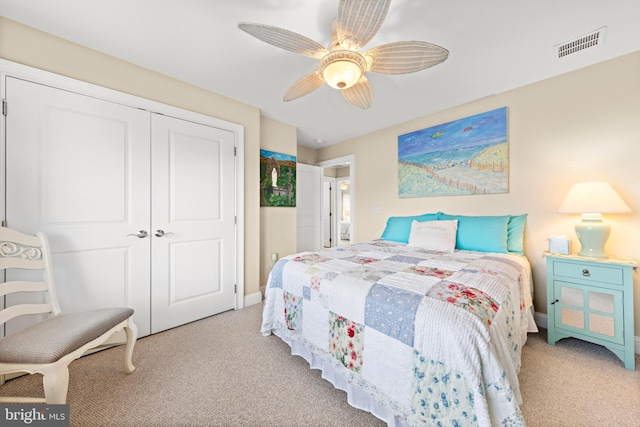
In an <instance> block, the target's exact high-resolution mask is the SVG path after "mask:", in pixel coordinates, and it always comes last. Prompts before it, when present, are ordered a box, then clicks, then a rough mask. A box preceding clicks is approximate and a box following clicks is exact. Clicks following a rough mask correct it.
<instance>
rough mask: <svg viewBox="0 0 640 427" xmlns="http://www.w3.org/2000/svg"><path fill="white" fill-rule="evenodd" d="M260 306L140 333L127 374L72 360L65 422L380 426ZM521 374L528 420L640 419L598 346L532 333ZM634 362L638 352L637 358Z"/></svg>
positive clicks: (106, 357)
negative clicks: (268, 321)
mask: <svg viewBox="0 0 640 427" xmlns="http://www.w3.org/2000/svg"><path fill="white" fill-rule="evenodd" d="M261 309H262V306H261V305H255V306H251V307H248V308H246V309H244V310H239V311H229V312H226V313H222V314H219V315H217V316H213V317H209V318H207V319H203V320H200V321H198V322H194V323H191V324H188V325H185V326H181V327H179V328H175V329H172V330H169V331H165V332H163V333H160V334H156V335H153V336H150V337H145V338H142V339H140V340H138V343H137V345H136V349H135V351H134V364H135V365H136V367H137V369H136V371H135V372H134V373H132V374H130V375H127V374H126V373H125V372H124V369H123V365H122V358H123V348H122V347H119V348H114V349H110V350H105V351H102V352H100V353H97V354H93V355H89V356H85V357H83V358H82V359H80V360H77V361H75V362H73V363H72V364H71V369H70V385H69V394H68V404H69V406H70V411H71V415H70V418H71V425H72V426H87V427H98V426H118V427H127V426H132V427H133V426H136V427H138V426H158V427H164V426H172V427H173V426H184V427H191V426H193V427H196V426H234V427H236V426H282V427H288V426H292V427H293V426H296V427H297V426H323V427H324V426H349V427H352V426H383V425H385V423H383V422H382V421H380V420H378V419H377V418H375V417H374V416H372V415H370V414H368V413H366V412H363V411H360V410H357V409H354V408H352V407H351V406H349V405H348V404H347V401H346V395H345V393H344V392H342V391H339V390H336V389H334V388H333V386H332V385H331V384H330V383H329V382H327V381H325V380H323V379H322V378H321V376H320V372H319V371H317V370H311V369H309V365H308V364H307V362H306V361H304V360H303V359H302V358H300V357H296V356H291V354H290V349H289V347H288V346H287V345H286V344H284V343H283V342H282V341H281V340H280V339H278V338H277V337H274V336H270V337H263V336H261V335H260V333H259V327H260V318H261ZM522 357H523V363H522V365H523V366H522V370H521V372H520V381H521V389H522V394H523V399H524V404H523V405H522V411H523V413H524V416H525V419H526V420H527V424H528V426H530V427H536V426H544V427H546V426H640V360H638V362H637V363H638V368H637V369H636V371H635V372H631V371H627V370H626V369H624V367H623V365H622V362H621V361H620V360H618V359H617V358H616V357H615V356H614V355H613V353H611V352H609V351H608V350H606V349H604V348H603V347H600V346H597V345H593V344H589V343H584V342H582V341H579V340H574V339H567V340H562V341H560V342H558V343H557V344H556V345H555V346H549V345H548V344H547V343H546V335H545V333H544V330H543V331H542V332H541V333H539V334H530V336H529V340H528V342H527V345H526V346H525V348H524V349H523V356H522ZM636 359H640V358H638V356H636ZM41 389H42V387H41V377H40V376H39V375H32V376H25V377H21V378H17V379H15V380H11V381H9V382H7V383H6V384H4V385H2V386H0V395H2V396H6V395H21V394H22V395H28V394H29V392H30V391H32V390H38V392H39V393H41Z"/></svg>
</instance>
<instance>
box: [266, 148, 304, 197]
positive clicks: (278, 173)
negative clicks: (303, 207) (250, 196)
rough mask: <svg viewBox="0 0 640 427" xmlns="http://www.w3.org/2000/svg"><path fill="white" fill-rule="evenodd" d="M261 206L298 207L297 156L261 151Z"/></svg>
mask: <svg viewBox="0 0 640 427" xmlns="http://www.w3.org/2000/svg"><path fill="white" fill-rule="evenodd" d="M260 206H281V207H295V206H296V156H291V155H289V154H283V153H277V152H275V151H269V150H260Z"/></svg>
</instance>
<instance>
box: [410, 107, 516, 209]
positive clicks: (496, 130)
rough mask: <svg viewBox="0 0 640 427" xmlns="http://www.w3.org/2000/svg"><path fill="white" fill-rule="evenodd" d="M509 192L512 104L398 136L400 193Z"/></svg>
mask: <svg viewBox="0 0 640 427" xmlns="http://www.w3.org/2000/svg"><path fill="white" fill-rule="evenodd" d="M508 192H509V145H508V140H507V107H502V108H498V109H496V110H492V111H487V112H485V113H480V114H476V115H474V116H469V117H465V118H463V119H459V120H454V121H452V122H448V123H443V124H440V125H436V126H432V127H429V128H426V129H422V130H418V131H415V132H411V133H407V134H404V135H400V136H398V196H399V197H401V198H410V197H433V196H456V195H472V194H498V193H508Z"/></svg>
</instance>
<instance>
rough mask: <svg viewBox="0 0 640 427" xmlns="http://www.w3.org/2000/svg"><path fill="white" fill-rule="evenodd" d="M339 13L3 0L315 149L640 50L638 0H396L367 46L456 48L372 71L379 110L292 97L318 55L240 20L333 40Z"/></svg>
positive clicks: (292, 4)
mask: <svg viewBox="0 0 640 427" xmlns="http://www.w3.org/2000/svg"><path fill="white" fill-rule="evenodd" d="M337 10H338V0H180V1H178V0H109V1H105V0H55V1H52V0H0V15H2V16H4V17H7V18H9V19H12V20H14V21H18V22H21V23H24V24H26V25H29V26H31V27H35V28H38V29H40V30H42V31H45V32H48V33H51V34H54V35H56V36H59V37H62V38H64V39H68V40H71V41H73V42H76V43H78V44H81V45H84V46H88V47H90V48H93V49H96V50H98V51H101V52H104V53H106V54H109V55H112V56H115V57H118V58H121V59H124V60H126V61H129V62H132V63H135V64H138V65H140V66H143V67H146V68H149V69H152V70H155V71H158V72H161V73H163V74H166V75H169V76H172V77H175V78H177V79H180V80H183V81H186V82H189V83H192V84H194V85H197V86H200V87H203V88H206V89H209V90H211V91H214V92H216V93H219V94H222V95H225V96H228V97H230V98H233V99H236V100H239V101H242V102H244V103H247V104H250V105H254V106H257V107H259V108H260V111H261V114H262V115H264V116H266V117H270V118H273V119H276V120H279V121H282V122H284V123H288V124H290V125H293V126H295V127H296V128H297V129H298V143H299V144H301V145H305V146H309V147H313V148H320V147H322V146H325V145H329V144H334V143H338V142H341V141H344V140H346V139H350V138H353V137H357V136H361V135H365V134H367V133H370V132H373V131H376V130H379V129H383V128H386V127H389V126H392V125H395V124H398V123H402V122H405V121H408V120H412V119H415V118H417V117H422V116H425V115H428V114H432V113H434V112H437V111H441V110H443V109H447V108H450V107H454V106H457V105H460V104H463V103H466V102H469V101H473V100H476V99H480V98H483V97H486V96H490V95H492V94H496V93H500V92H503V91H505V90H509V89H513V88H516V87H519V86H523V85H526V84H529V83H533V82H536V81H539V80H543V79H546V78H549V77H552V76H555V75H558V74H562V73H566V72H569V71H572V70H575V69H578V68H581V67H585V66H587V65H590V64H594V63H597V62H601V61H604V60H607V59H610V58H614V57H616V56H620V55H623V54H626V53H630V52H633V51H637V50H640V24H639V23H638V22H639V20H640V1H638V0H607V1H605V0H598V1H596V0H536V1H533V0H485V1H481V0H475V1H470V0H446V1H445V0H393V2H392V3H391V8H390V10H389V15H388V17H387V19H386V21H385V23H384V24H383V25H382V28H381V29H380V31H379V33H378V34H377V35H376V37H374V39H373V40H372V41H371V42H370V43H369V45H368V46H365V47H364V50H366V49H367V48H369V47H373V46H377V45H381V44H385V43H390V42H394V41H402V40H423V41H428V42H431V43H435V44H438V45H440V46H442V47H444V48H446V49H448V50H449V52H450V56H449V59H447V61H445V62H444V63H443V64H440V65H437V66H435V67H433V68H429V69H427V70H423V71H420V72H417V73H413V74H406V75H383V74H376V73H368V74H367V76H368V77H369V80H370V81H371V83H372V85H373V88H374V101H373V106H372V107H371V108H369V109H368V110H360V109H358V108H355V107H353V106H351V105H349V104H348V103H347V102H346V101H345V100H344V99H343V97H342V95H341V94H340V93H339V92H338V91H337V90H335V89H331V88H329V87H328V86H326V85H323V86H322V87H320V88H319V89H318V90H316V91H315V92H312V93H311V94H309V95H307V96H305V97H303V98H300V99H297V100H294V101H291V102H283V101H282V97H283V95H284V93H285V92H286V90H287V89H288V88H289V86H291V85H292V84H293V83H294V82H296V81H297V80H298V79H299V78H301V77H302V76H304V75H306V74H309V73H310V72H312V71H313V70H314V68H315V67H316V66H317V60H315V59H312V58H308V57H305V56H302V55H298V54H295V53H291V52H288V51H284V50H282V49H279V48H277V47H274V46H272V45H269V44H266V43H264V42H261V41H259V40H257V39H255V38H253V37H251V36H250V35H248V34H246V33H244V32H243V31H241V30H239V29H238V27H237V25H238V23H239V22H242V21H248V22H258V23H264V24H269V25H275V26H279V27H283V28H286V29H289V30H292V31H295V32H298V33H300V34H303V35H305V36H307V37H309V38H311V39H313V40H316V41H317V42H319V43H321V44H323V45H327V44H328V43H329V41H330V31H329V26H330V23H331V20H332V19H333V18H334V17H335V16H336V14H337ZM604 26H606V27H607V30H606V37H605V40H604V43H603V44H601V45H600V46H597V47H595V48H591V49H587V50H584V51H582V52H579V53H577V54H574V55H570V56H568V57H565V58H563V59H557V58H556V56H555V49H554V46H555V45H557V44H560V43H563V42H565V41H568V40H571V39H574V38H577V37H580V36H582V35H585V34H587V33H590V32H592V31H594V30H597V29H599V28H601V27H604ZM639 78H640V76H639ZM318 141H320V142H318Z"/></svg>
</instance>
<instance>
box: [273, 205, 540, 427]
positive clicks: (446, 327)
mask: <svg viewBox="0 0 640 427" xmlns="http://www.w3.org/2000/svg"><path fill="white" fill-rule="evenodd" d="M525 218H526V215H518V216H510V215H505V216H492V217H489V216H461V215H447V214H444V213H435V214H424V215H419V216H411V217H391V218H389V220H388V221H387V227H386V228H385V231H384V232H383V234H382V236H381V238H380V239H376V240H372V241H368V242H362V243H358V244H352V245H349V246H343V247H336V248H331V249H326V250H322V251H320V252H303V253H299V254H295V255H290V256H287V257H284V258H282V259H281V260H279V261H278V262H277V263H276V264H275V265H274V267H273V269H272V271H271V273H270V275H269V281H268V284H267V288H266V290H265V301H264V308H263V319H262V325H261V333H262V334H263V335H271V334H274V335H276V336H278V337H280V338H281V339H282V340H284V341H285V342H286V343H288V344H289V346H290V347H291V349H292V353H293V354H296V355H300V356H302V357H304V358H305V359H306V360H307V361H308V362H309V364H310V366H311V368H313V369H321V370H322V376H323V378H325V379H327V380H329V381H330V382H331V383H332V384H333V385H334V386H335V387H337V388H339V389H342V390H345V391H346V392H347V398H348V402H349V404H350V405H352V406H354V407H357V408H360V409H364V410H367V411H369V412H371V413H372V414H374V415H375V416H376V417H378V418H380V419H382V420H384V421H386V422H387V424H388V425H390V426H413V425H424V426H430V425H440V424H438V423H442V425H452V426H456V425H458V426H470V425H480V426H490V425H509V426H519V425H525V421H524V419H523V417H522V413H521V411H520V409H519V406H520V404H521V402H522V399H521V396H520V392H519V385H518V371H519V369H520V360H521V358H520V352H521V349H522V346H523V345H524V343H525V341H526V339H527V332H528V331H537V329H536V328H535V324H534V322H533V317H532V310H531V306H532V298H531V288H532V284H531V269H530V264H529V262H528V260H527V258H526V257H525V256H524V255H523V254H522V236H523V232H524V221H525ZM311 404H312V402H311Z"/></svg>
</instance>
